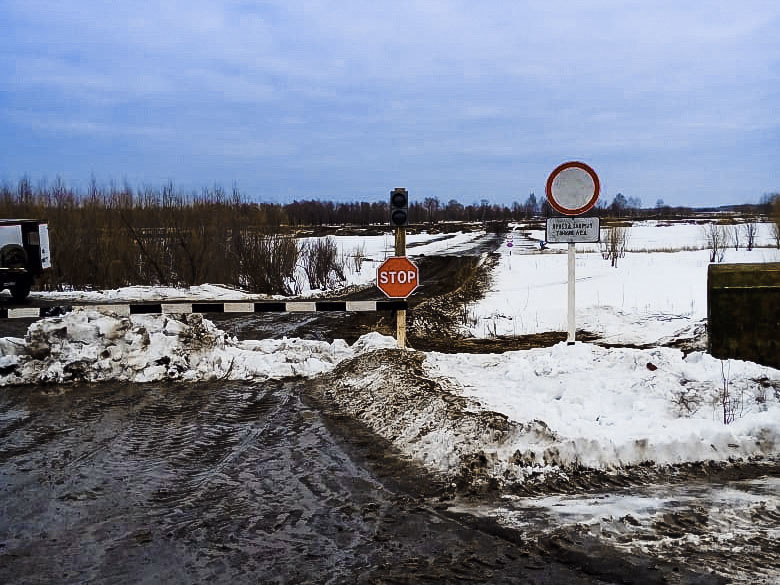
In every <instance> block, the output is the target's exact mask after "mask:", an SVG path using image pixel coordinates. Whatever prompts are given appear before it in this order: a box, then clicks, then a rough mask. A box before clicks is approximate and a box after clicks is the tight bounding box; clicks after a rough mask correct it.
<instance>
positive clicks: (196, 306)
mask: <svg viewBox="0 0 780 585" xmlns="http://www.w3.org/2000/svg"><path fill="white" fill-rule="evenodd" d="M408 308H409V307H408V303H407V302H406V300H389V301H279V302H276V301H263V302H252V301H249V302H247V301H227V302H173V303H121V304H119V303H118V304H103V305H72V306H57V307H16V308H8V309H5V308H0V319H39V318H43V317H56V316H59V315H64V314H65V313H68V312H70V311H72V310H73V309H94V310H97V311H105V312H111V313H116V314H118V315H125V316H128V315H160V314H178V315H181V314H189V313H301V312H311V311H317V312H323V311H342V312H374V311H398V310H406V309H408Z"/></svg>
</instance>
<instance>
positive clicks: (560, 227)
mask: <svg viewBox="0 0 780 585" xmlns="http://www.w3.org/2000/svg"><path fill="white" fill-rule="evenodd" d="M544 239H545V240H547V243H548V244H572V243H586V242H591V243H592V242H598V241H599V218H598V217H551V218H549V219H548V220H547V231H546V233H545V236H544Z"/></svg>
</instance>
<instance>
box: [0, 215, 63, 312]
mask: <svg viewBox="0 0 780 585" xmlns="http://www.w3.org/2000/svg"><path fill="white" fill-rule="evenodd" d="M50 268H51V250H50V248H49V224H48V223H47V222H46V220H40V219H0V291H2V290H4V289H8V290H9V291H10V292H11V297H12V298H13V300H14V301H15V302H17V303H22V302H24V300H25V299H26V298H27V296H28V295H29V294H30V287H31V286H32V283H33V280H34V279H35V278H36V277H38V276H40V275H41V274H43V272H44V271H45V270H49V269H50Z"/></svg>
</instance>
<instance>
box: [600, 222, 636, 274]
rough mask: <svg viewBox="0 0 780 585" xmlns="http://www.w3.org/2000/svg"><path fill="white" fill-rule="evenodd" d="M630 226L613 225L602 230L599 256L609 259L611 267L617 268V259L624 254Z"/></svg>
mask: <svg viewBox="0 0 780 585" xmlns="http://www.w3.org/2000/svg"><path fill="white" fill-rule="evenodd" d="M629 230H630V228H628V227H625V226H613V227H609V228H607V229H606V230H604V237H603V238H602V240H601V242H600V243H599V247H600V249H601V257H602V258H604V260H609V261H610V264H611V265H612V267H613V268H617V264H618V259H619V258H623V257H624V256H625V255H626V245H627V244H628V236H629Z"/></svg>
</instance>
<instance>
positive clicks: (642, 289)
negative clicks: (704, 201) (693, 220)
mask: <svg viewBox="0 0 780 585" xmlns="http://www.w3.org/2000/svg"><path fill="white" fill-rule="evenodd" d="M646 223H648V224H649V225H645V224H638V225H636V226H634V227H633V228H631V236H630V240H629V242H630V244H631V245H630V246H629V247H632V246H637V247H638V249H651V248H658V247H662V248H664V249H669V250H673V249H676V250H680V249H681V248H684V247H685V246H692V247H696V246H703V245H704V242H703V230H702V226H696V225H687V224H682V225H674V226H664V225H663V224H660V225H661V227H658V224H656V223H655V222H646ZM759 234H760V235H761V236H762V237H761V238H760V240H759V241H761V242H763V241H766V242H768V241H769V227H768V224H759ZM531 237H537V238H543V237H544V234H543V232H542V233H536V232H533V233H532V234H531ZM517 238H519V236H516V241H515V247H513V248H508V247H506V246H503V247H502V248H501V249H500V254H501V259H500V263H499V266H498V268H497V269H496V271H495V273H494V280H493V283H492V285H491V291H490V292H489V293H488V294H487V295H486V296H485V297H484V298H483V299H481V300H480V301H479V302H477V303H474V304H473V305H471V306H470V307H469V323H468V324H467V325H466V326H464V329H465V330H466V331H467V332H468V333H470V334H471V335H474V336H475V337H483V338H484V337H491V336H501V335H510V336H512V335H527V334H534V333H543V332H547V331H566V329H567V294H568V288H567V286H568V280H567V279H568V271H567V266H568V259H567V255H566V254H565V253H563V252H564V251H565V250H566V245H565V244H564V245H551V246H550V247H551V248H554V249H553V250H545V251H544V252H541V251H539V250H538V247H533V246H531V247H528V248H525V249H523V248H520V249H519V248H518V246H517V243H518V240H517ZM589 247H590V248H589ZM589 249H590V250H591V251H588V250H589ZM557 252H561V253H557ZM778 261H780V250H778V249H777V248H756V249H754V250H752V251H750V252H748V251H747V250H744V249H740V250H734V249H733V248H731V249H729V250H727V251H726V255H725V258H724V262H756V263H763V262H778ZM708 266H709V251H708V250H693V251H678V252H654V253H647V252H628V253H627V254H626V256H625V257H624V258H621V259H620V260H619V261H618V266H617V268H612V267H611V266H610V263H609V262H608V261H606V260H604V259H603V258H602V257H601V255H600V254H599V253H598V252H597V248H594V247H593V245H588V244H578V245H577V259H576V279H577V286H576V313H575V314H576V324H577V328H578V329H584V330H587V331H589V332H591V333H595V334H597V335H598V336H599V338H601V339H603V340H604V341H607V342H610V343H632V344H657V343H660V342H662V341H663V340H664V339H665V338H668V337H673V336H678V335H681V334H684V333H685V332H687V331H689V330H691V329H692V328H693V327H694V326H695V325H696V324H697V323H698V322H700V321H702V320H703V319H705V318H706V316H707V267H708Z"/></svg>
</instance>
